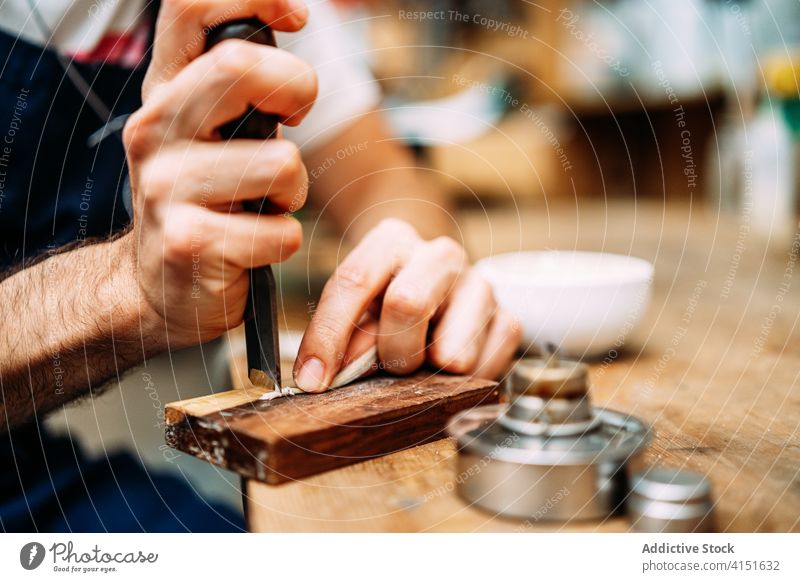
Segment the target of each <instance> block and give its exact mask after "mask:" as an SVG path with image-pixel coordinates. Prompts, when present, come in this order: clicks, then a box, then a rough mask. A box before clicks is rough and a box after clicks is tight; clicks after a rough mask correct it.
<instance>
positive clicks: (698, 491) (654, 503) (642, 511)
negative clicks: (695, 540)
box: [627, 467, 714, 533]
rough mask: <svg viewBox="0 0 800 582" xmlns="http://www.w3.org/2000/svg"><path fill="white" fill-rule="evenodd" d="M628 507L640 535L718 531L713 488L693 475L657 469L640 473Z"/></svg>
mask: <svg viewBox="0 0 800 582" xmlns="http://www.w3.org/2000/svg"><path fill="white" fill-rule="evenodd" d="M627 505H628V517H629V518H630V520H631V525H632V526H633V529H634V530H636V531H639V532H648V533H655V532H658V533H662V532H663V533H681V532H712V531H714V516H713V503H712V500H711V484H710V483H709V481H708V479H706V478H705V477H703V476H702V475H700V474H698V473H695V472H693V471H687V470H685V469H669V468H663V467H656V468H650V469H648V470H646V471H642V472H641V473H638V474H637V475H636V476H634V478H633V479H632V480H631V494H630V496H629V498H628V502H627Z"/></svg>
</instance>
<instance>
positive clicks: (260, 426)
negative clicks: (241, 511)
mask: <svg viewBox="0 0 800 582" xmlns="http://www.w3.org/2000/svg"><path fill="white" fill-rule="evenodd" d="M262 394H263V390H262V389H254V388H248V389H240V390H231V391H229V392H223V393H220V394H213V395H210V396H203V397H200V398H193V399H191V400H182V401H179V402H174V403H172V404H168V405H167V407H166V411H165V416H166V423H167V427H166V440H167V444H169V445H170V446H171V447H174V448H176V449H178V450H180V451H183V452H185V453H189V454H191V455H195V456H197V457H199V458H201V459H204V460H206V461H208V462H211V463H214V464H216V465H219V466H221V467H225V468H227V469H230V470H232V471H236V472H237V473H239V474H241V475H242V476H244V477H246V478H249V479H255V480H258V481H262V482H265V483H268V484H279V483H284V482H286V481H291V480H294V479H298V478H301V477H307V476H310V475H315V474H317V473H321V472H323V471H329V470H331V469H335V468H338V467H344V466H346V465H351V464H353V463H358V462H360V461H364V460H367V459H372V458H376V457H380V456H383V455H388V454H390V453H394V452H397V451H400V450H403V449H407V448H410V447H413V446H416V445H420V444H423V443H427V442H431V441H433V440H436V439H440V438H443V437H445V436H446V434H445V430H444V429H445V426H446V424H447V421H448V419H449V418H450V417H451V416H452V415H453V414H455V413H457V412H459V411H461V410H464V409H467V408H471V407H473V406H477V405H483V404H492V403H495V402H497V401H498V400H499V390H498V387H497V384H496V383H495V382H491V381H488V380H479V379H475V378H467V377H461V376H445V375H437V374H431V373H420V374H417V375H414V376H409V377H406V378H397V377H374V378H370V379H367V380H363V381H361V382H357V383H355V384H351V385H350V386H345V387H343V388H339V389H336V390H331V391H328V392H324V393H322V394H301V395H298V396H289V397H284V398H278V399H275V400H270V401H264V400H259V399H258V398H259V397H260V396H261V395H262Z"/></svg>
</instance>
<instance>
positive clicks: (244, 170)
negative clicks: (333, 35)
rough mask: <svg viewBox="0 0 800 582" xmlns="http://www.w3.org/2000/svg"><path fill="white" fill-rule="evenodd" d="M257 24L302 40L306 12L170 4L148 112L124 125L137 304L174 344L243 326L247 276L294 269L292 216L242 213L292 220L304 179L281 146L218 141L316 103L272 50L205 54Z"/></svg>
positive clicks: (241, 46)
mask: <svg viewBox="0 0 800 582" xmlns="http://www.w3.org/2000/svg"><path fill="white" fill-rule="evenodd" d="M253 16H255V17H257V18H259V19H260V20H262V21H263V22H265V23H267V24H269V25H270V26H272V27H273V28H274V29H276V30H284V31H294V30H298V29H299V28H301V27H302V26H303V25H304V24H305V20H306V18H307V11H306V9H305V7H303V6H302V5H301V4H299V3H295V2H293V1H289V0H261V1H257V0H249V1H248V0H243V1H240V2H228V1H225V0H194V1H189V0H165V1H164V2H163V3H162V7H161V11H160V14H159V19H158V23H157V27H156V40H155V45H154V49H153V61H152V64H151V66H150V69H148V73H147V78H146V81H145V86H144V88H143V106H142V108H141V109H140V110H139V111H137V112H136V113H135V114H134V115H133V116H131V118H130V120H129V121H128V123H127V125H126V127H125V133H124V141H125V148H126V152H127V156H128V165H129V168H130V176H131V187H132V191H133V204H134V223H133V224H134V231H133V233H132V234H131V236H132V237H133V243H132V244H129V246H130V248H131V249H133V252H134V253H135V260H136V265H137V269H136V272H137V277H138V284H139V288H140V297H141V298H142V299H143V302H144V303H145V304H146V307H147V311H150V312H154V313H155V314H156V317H157V318H159V319H161V320H163V322H166V327H167V331H168V333H169V338H170V345H171V346H172V347H180V346H182V345H189V344H195V343H199V342H202V341H207V340H210V339H212V338H214V337H217V336H219V335H220V334H222V333H223V332H224V331H226V330H227V329H229V328H231V327H234V326H236V325H238V324H239V323H241V321H242V315H243V312H244V307H245V302H246V297H247V291H248V285H249V280H248V277H247V270H248V269H251V268H256V267H260V266H263V265H267V264H271V263H276V262H280V261H283V260H285V259H287V258H288V257H289V256H291V255H292V254H293V253H294V252H295V251H296V250H297V248H298V247H299V245H300V243H301V240H302V234H301V228H300V224H299V223H298V222H297V221H296V220H295V219H294V218H292V217H290V216H288V214H287V215H256V214H250V213H244V212H240V210H241V205H242V202H243V201H246V200H260V199H262V198H265V197H268V198H269V200H270V202H271V203H272V205H273V206H276V207H278V208H280V209H282V210H285V211H286V212H287V213H288V212H293V211H295V210H297V209H299V208H300V207H301V206H302V205H303V204H304V202H305V198H306V192H307V176H306V170H305V167H304V165H303V163H302V161H301V159H300V154H299V152H298V149H297V147H296V146H295V145H294V144H292V143H291V142H288V141H286V140H283V139H274V140H269V141H261V140H233V141H230V142H221V141H220V138H219V134H218V132H217V128H219V127H220V126H221V125H223V124H225V123H226V122H229V121H232V120H235V119H238V118H239V117H241V116H242V115H243V114H245V112H246V111H247V110H248V108H249V107H256V108H257V109H259V110H261V111H263V112H266V113H271V114H277V115H278V116H279V117H280V118H281V120H282V123H285V124H288V125H296V124H297V123H299V122H300V120H301V119H302V118H303V116H304V115H305V113H306V112H307V111H308V110H309V108H310V107H311V105H312V103H313V101H314V98H315V96H316V91H317V86H316V77H315V75H314V72H313V71H312V70H311V68H310V67H309V66H308V65H307V64H305V63H303V62H302V61H300V60H298V59H297V58H296V57H294V56H292V55H290V54H289V53H287V52H285V51H282V50H279V49H276V48H274V47H268V46H262V45H258V44H255V43H249V42H246V41H238V40H226V41H223V42H222V43H220V44H219V45H217V46H215V47H214V48H213V49H211V50H210V51H209V52H208V53H203V52H202V51H203V48H204V46H205V31H206V30H208V29H209V28H210V27H214V26H218V25H219V24H221V23H223V22H226V21H230V20H236V19H240V18H249V17H253Z"/></svg>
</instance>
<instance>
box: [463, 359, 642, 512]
mask: <svg viewBox="0 0 800 582" xmlns="http://www.w3.org/2000/svg"><path fill="white" fill-rule="evenodd" d="M559 370H561V371H562V372H561V373H559ZM587 388H588V376H587V373H586V368H585V366H583V364H578V363H576V362H566V363H561V362H555V363H554V362H553V361H552V360H550V361H544V360H523V361H522V362H520V363H519V364H517V366H516V367H515V370H514V371H513V372H512V376H511V378H510V379H509V383H508V392H509V397H510V400H511V402H510V403H509V404H500V405H492V406H483V407H478V408H474V409H472V410H468V411H464V412H462V413H459V414H457V415H456V416H454V417H453V418H452V419H451V421H450V423H449V425H448V431H449V434H450V435H451V436H453V437H455V438H456V439H457V441H458V451H459V455H458V473H457V476H456V483H457V486H458V492H459V494H460V495H461V497H462V498H464V499H465V500H466V501H467V502H469V503H471V504H475V505H476V506H478V507H481V508H483V509H485V510H487V511H490V512H492V513H494V514H499V515H506V516H513V517H518V518H523V519H530V520H534V521H570V520H589V519H602V518H604V517H607V516H608V515H610V514H613V513H616V512H619V511H622V509H623V508H624V500H625V496H626V495H627V492H628V467H629V466H630V465H631V463H633V462H635V461H636V459H637V457H638V455H639V453H640V452H641V451H642V449H643V448H644V447H645V446H646V445H647V443H648V442H649V440H650V432H649V430H648V428H647V427H646V426H645V425H644V424H643V423H642V422H641V421H639V420H637V419H636V418H633V417H631V416H628V415H625V414H622V413H619V412H615V411H613V410H608V409H602V408H592V407H591V405H590V402H589V397H588V393H587Z"/></svg>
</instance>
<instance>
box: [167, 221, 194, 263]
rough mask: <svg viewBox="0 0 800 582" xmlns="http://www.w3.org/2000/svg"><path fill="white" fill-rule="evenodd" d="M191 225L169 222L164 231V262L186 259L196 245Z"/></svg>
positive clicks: (184, 222)
mask: <svg viewBox="0 0 800 582" xmlns="http://www.w3.org/2000/svg"><path fill="white" fill-rule="evenodd" d="M195 234H196V233H195V232H194V231H193V229H192V224H191V223H190V222H189V221H186V220H170V221H169V222H168V224H167V227H166V228H165V230H164V238H163V255H164V259H165V260H166V261H168V262H169V261H174V260H179V259H183V258H186V257H187V256H189V255H191V253H192V245H196V244H197V242H198V241H197V240H196V237H195Z"/></svg>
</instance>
